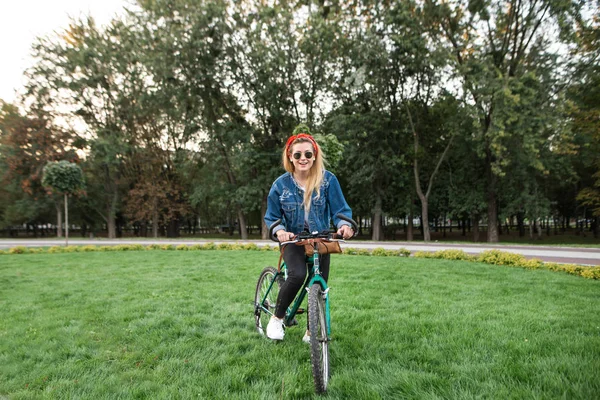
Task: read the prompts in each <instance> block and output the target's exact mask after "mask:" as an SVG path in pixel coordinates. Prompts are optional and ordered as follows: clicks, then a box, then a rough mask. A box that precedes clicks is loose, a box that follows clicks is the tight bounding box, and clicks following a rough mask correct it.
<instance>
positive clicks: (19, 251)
mask: <svg viewBox="0 0 600 400" xmlns="http://www.w3.org/2000/svg"><path fill="white" fill-rule="evenodd" d="M25 253H28V250H27V247H25V246H16V247H12V248H11V249H10V250H8V254H25Z"/></svg>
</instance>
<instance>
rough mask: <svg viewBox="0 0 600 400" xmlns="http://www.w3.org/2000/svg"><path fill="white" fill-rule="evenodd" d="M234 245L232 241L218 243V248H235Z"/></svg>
mask: <svg viewBox="0 0 600 400" xmlns="http://www.w3.org/2000/svg"><path fill="white" fill-rule="evenodd" d="M232 247H233V245H232V244H230V243H219V244H218V245H217V250H233V249H232Z"/></svg>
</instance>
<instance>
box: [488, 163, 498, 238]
mask: <svg viewBox="0 0 600 400" xmlns="http://www.w3.org/2000/svg"><path fill="white" fill-rule="evenodd" d="M487 161H488V162H487V164H486V165H487V167H486V169H487V171H486V175H487V178H488V187H487V205H488V209H487V223H488V229H487V241H488V243H497V242H498V198H497V195H496V186H497V184H498V177H497V176H496V174H494V171H492V156H491V155H490V154H489V152H488V155H487Z"/></svg>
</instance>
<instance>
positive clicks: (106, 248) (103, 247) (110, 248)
mask: <svg viewBox="0 0 600 400" xmlns="http://www.w3.org/2000/svg"><path fill="white" fill-rule="evenodd" d="M98 251H115V247H114V246H100V247H98Z"/></svg>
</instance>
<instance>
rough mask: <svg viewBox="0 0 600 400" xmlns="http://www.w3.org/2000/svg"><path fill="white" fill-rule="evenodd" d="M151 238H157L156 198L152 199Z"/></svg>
mask: <svg viewBox="0 0 600 400" xmlns="http://www.w3.org/2000/svg"><path fill="white" fill-rule="evenodd" d="M152 237H153V238H155V239H156V238H158V198H157V197H156V196H155V197H154V199H152Z"/></svg>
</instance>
